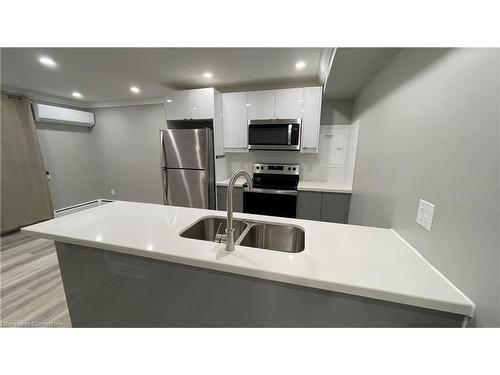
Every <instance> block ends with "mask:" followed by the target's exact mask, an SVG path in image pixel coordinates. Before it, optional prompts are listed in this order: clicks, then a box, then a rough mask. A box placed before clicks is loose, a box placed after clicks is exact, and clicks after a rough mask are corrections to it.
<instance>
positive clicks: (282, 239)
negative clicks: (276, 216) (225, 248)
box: [240, 223, 304, 253]
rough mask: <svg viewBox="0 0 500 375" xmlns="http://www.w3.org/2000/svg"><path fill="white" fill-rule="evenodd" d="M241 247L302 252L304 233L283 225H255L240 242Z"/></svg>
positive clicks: (296, 228)
mask: <svg viewBox="0 0 500 375" xmlns="http://www.w3.org/2000/svg"><path fill="white" fill-rule="evenodd" d="M240 245H242V246H249V247H258V248H261V249H268V250H276V251H285V252H287V253H299V252H301V251H302V250H304V231H303V230H302V229H300V228H298V227H294V226H291V225H283V224H269V223H256V224H251V227H250V229H249V230H248V232H247V233H246V235H245V236H244V237H243V239H242V240H241V242H240Z"/></svg>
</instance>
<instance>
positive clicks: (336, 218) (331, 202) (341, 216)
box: [321, 193, 351, 224]
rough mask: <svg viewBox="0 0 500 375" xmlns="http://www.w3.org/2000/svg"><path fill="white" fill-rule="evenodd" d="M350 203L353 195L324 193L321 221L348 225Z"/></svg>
mask: <svg viewBox="0 0 500 375" xmlns="http://www.w3.org/2000/svg"><path fill="white" fill-rule="evenodd" d="M350 202H351V194H343V193H323V199H322V203H321V221H329V222H331V223H342V224H346V223H347V219H348V217H349V205H350Z"/></svg>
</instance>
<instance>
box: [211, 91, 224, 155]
mask: <svg viewBox="0 0 500 375" xmlns="http://www.w3.org/2000/svg"><path fill="white" fill-rule="evenodd" d="M222 121H223V116H222V94H221V93H220V92H219V91H217V90H214V122H213V124H214V148H215V156H220V155H224V137H225V134H224V129H223V122H222Z"/></svg>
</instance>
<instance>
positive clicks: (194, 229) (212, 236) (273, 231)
mask: <svg viewBox="0 0 500 375" xmlns="http://www.w3.org/2000/svg"><path fill="white" fill-rule="evenodd" d="M226 227H227V219H226V218H224V217H216V216H209V217H205V218H202V219H201V220H199V221H197V222H196V223H194V224H193V225H191V226H190V227H189V228H187V229H186V230H184V231H183V232H182V233H181V237H185V238H191V239H196V240H203V241H215V242H218V241H217V238H218V237H220V236H217V234H219V235H220V234H224V232H225V230H226ZM233 228H234V238H236V241H235V245H242V246H248V247H255V248H260V249H266V250H276V251H284V252H287V253H299V252H301V251H302V250H304V237H305V236H304V230H302V229H301V228H299V227H296V226H293V225H287V224H273V223H264V222H260V221H252V220H238V219H233Z"/></svg>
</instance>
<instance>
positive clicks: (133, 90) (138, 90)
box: [130, 86, 141, 94]
mask: <svg viewBox="0 0 500 375" xmlns="http://www.w3.org/2000/svg"><path fill="white" fill-rule="evenodd" d="M130 91H132V92H133V93H134V94H139V93H140V92H141V90H140V89H139V87H137V86H132V87H131V88H130Z"/></svg>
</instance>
